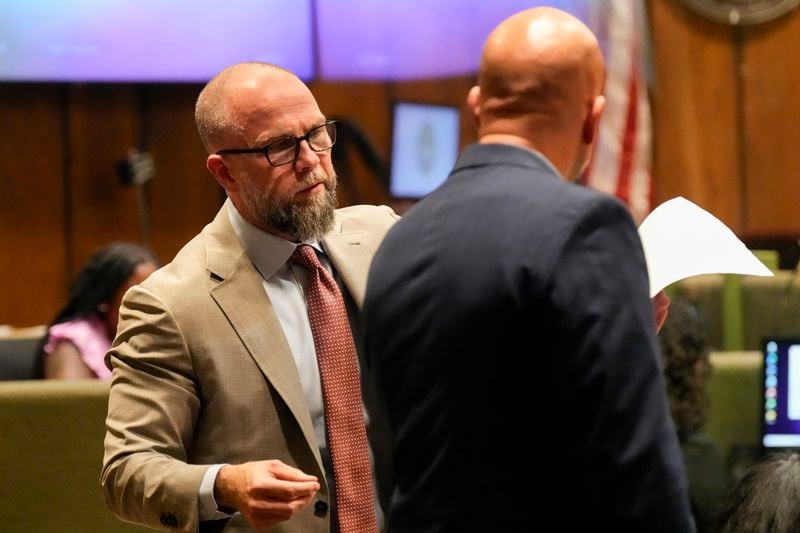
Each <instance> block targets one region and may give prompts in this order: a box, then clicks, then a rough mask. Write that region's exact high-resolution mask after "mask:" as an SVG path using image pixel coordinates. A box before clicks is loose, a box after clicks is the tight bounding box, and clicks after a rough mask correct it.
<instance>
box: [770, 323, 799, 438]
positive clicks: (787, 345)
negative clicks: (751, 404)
mask: <svg viewBox="0 0 800 533" xmlns="http://www.w3.org/2000/svg"><path fill="white" fill-rule="evenodd" d="M762 377H763V383H764V387H763V390H764V402H763V404H762V405H763V409H762V428H763V431H762V435H761V437H762V444H763V446H764V448H797V447H800V338H796V339H769V340H767V341H766V342H765V343H764V366H763V376H762Z"/></svg>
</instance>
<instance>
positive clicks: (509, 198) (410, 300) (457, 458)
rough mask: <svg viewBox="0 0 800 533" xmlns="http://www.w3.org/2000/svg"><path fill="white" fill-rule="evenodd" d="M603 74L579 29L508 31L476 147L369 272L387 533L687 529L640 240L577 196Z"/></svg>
mask: <svg viewBox="0 0 800 533" xmlns="http://www.w3.org/2000/svg"><path fill="white" fill-rule="evenodd" d="M603 78H604V66H603V60H602V56H601V53H600V50H599V47H598V45H597V41H596V39H595V38H594V36H593V35H592V34H591V32H590V31H589V30H588V28H586V27H585V26H584V25H583V24H582V23H581V22H580V21H578V20H577V19H575V18H574V17H572V16H570V15H568V14H566V13H564V12H561V11H558V10H556V9H552V8H536V9H531V10H527V11H523V12H521V13H518V14H517V15H514V16H512V17H510V18H509V19H507V20H505V21H504V22H502V23H501V24H500V25H499V26H498V27H497V28H496V29H495V30H494V31H493V32H492V34H491V35H490V37H489V38H488V41H487V43H486V45H485V48H484V51H483V56H482V59H481V67H480V74H479V84H478V86H477V87H475V88H473V89H472V91H471V92H470V94H469V97H468V105H469V107H470V108H471V109H472V110H473V112H474V115H475V117H476V119H477V121H478V125H479V143H477V144H474V145H472V146H469V147H468V148H467V149H466V150H465V151H464V152H463V154H462V155H461V157H460V158H459V160H458V162H457V164H456V167H455V169H454V170H453V171H452V173H451V175H450V177H449V178H448V180H447V181H446V182H445V183H444V184H443V185H442V186H441V187H440V188H439V189H438V190H437V191H435V192H434V193H432V194H431V195H430V196H429V197H427V198H426V199H424V200H423V201H421V202H420V203H419V204H418V205H417V206H415V207H414V208H413V209H412V210H411V211H409V213H408V214H407V215H406V216H405V217H404V218H403V220H401V221H399V222H398V223H397V224H396V225H395V226H394V227H393V228H392V229H391V230H390V231H389V233H388V235H387V237H386V238H385V240H384V241H383V243H382V244H381V247H380V248H379V250H378V252H377V254H376V256H375V258H374V260H373V263H372V267H371V269H370V275H369V278H368V283H367V295H366V300H365V307H364V316H365V328H366V346H367V353H368V360H369V361H370V364H371V365H372V366H373V367H374V370H375V372H376V374H377V375H378V382H379V384H380V386H381V390H382V391H383V394H384V396H385V398H386V401H387V405H388V410H389V419H390V422H391V425H392V428H393V431H394V438H395V455H394V465H395V476H396V477H395V478H396V482H397V485H396V488H395V491H394V495H393V500H392V506H391V511H390V522H389V524H390V531H393V532H415V533H420V532H439V531H441V532H444V531H453V532H456V531H459V532H460V531H502V532H506V531H508V532H511V531H513V532H519V531H545V530H548V531H560V532H563V531H581V532H583V531H593V532H596V531H614V532H620V531H648V532H653V531H663V532H670V533H673V532H682V531H692V530H693V529H694V525H693V522H692V519H691V516H690V512H689V506H688V498H687V488H686V480H685V474H684V471H683V465H682V463H681V455H680V449H679V447H678V443H677V440H676V437H675V433H674V431H673V429H672V427H671V423H670V420H669V414H668V411H667V404H666V399H665V393H664V386H663V382H662V378H661V373H660V368H659V363H658V352H657V343H656V337H655V332H656V328H655V326H654V323H655V322H656V320H655V318H656V317H654V313H653V308H652V306H651V302H650V301H649V299H648V280H647V273H646V270H645V262H644V256H643V252H642V247H641V243H640V241H639V237H638V234H637V232H636V228H635V227H634V224H633V221H632V219H631V217H630V215H629V214H628V212H627V210H626V209H625V207H624V206H623V205H622V204H621V203H620V202H619V201H617V200H616V199H613V198H611V197H609V196H606V195H604V194H602V193H599V192H597V191H593V190H589V189H586V188H583V187H579V186H577V185H575V184H573V183H569V182H570V181H574V180H575V179H576V178H577V177H578V176H579V175H580V173H581V172H582V171H583V170H584V169H585V168H586V165H587V162H588V160H589V155H590V154H591V150H592V146H593V143H594V140H595V137H596V134H597V133H596V132H597V124H598V122H599V120H600V116H601V114H602V111H603V106H604V98H603V96H602V94H601V90H602V85H603ZM660 318H663V315H662V317H660ZM546 523H552V524H555V526H554V527H552V528H551V529H545V527H544V524H546Z"/></svg>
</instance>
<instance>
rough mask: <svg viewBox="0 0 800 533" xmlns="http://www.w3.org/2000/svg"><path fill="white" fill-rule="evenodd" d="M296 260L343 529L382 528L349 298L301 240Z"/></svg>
mask: <svg viewBox="0 0 800 533" xmlns="http://www.w3.org/2000/svg"><path fill="white" fill-rule="evenodd" d="M291 261H292V262H294V263H297V264H299V265H301V266H303V267H305V268H306V269H307V270H308V282H307V283H306V287H305V291H306V305H307V307H308V318H309V321H310V322H311V333H312V334H313V336H314V346H315V347H316V350H317V361H318V362H319V373H320V377H321V379H322V397H323V401H324V405H325V427H326V430H327V431H326V432H327V438H328V449H329V450H330V454H331V461H332V462H333V476H334V479H335V480H336V509H337V514H338V518H339V531H340V532H341V533H373V532H376V531H377V530H378V526H377V523H376V520H375V507H374V503H373V492H372V465H371V464H370V459H369V445H368V443H367V429H366V427H365V426H364V412H363V407H362V403H361V381H360V375H359V371H358V359H357V355H356V348H355V344H354V343H353V334H352V332H351V331H350V322H349V321H348V319H347V310H346V309H345V306H344V298H342V293H341V291H339V286H338V285H337V284H336V281H335V280H334V279H333V276H331V274H330V273H329V272H328V271H327V270H326V269H325V268H324V267H323V266H322V265H321V264H320V262H319V259H317V254H316V252H315V251H314V249H313V248H312V247H311V246H309V245H307V244H301V245H300V246H298V247H297V248H296V249H295V251H294V253H293V254H292V257H291Z"/></svg>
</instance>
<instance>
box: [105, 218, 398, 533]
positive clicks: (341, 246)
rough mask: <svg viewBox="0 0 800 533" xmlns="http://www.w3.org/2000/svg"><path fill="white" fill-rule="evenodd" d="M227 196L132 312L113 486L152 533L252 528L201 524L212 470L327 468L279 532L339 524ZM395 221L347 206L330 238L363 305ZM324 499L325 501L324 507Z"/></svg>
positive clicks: (112, 444) (128, 511) (108, 461)
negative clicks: (275, 464) (275, 462)
mask: <svg viewBox="0 0 800 533" xmlns="http://www.w3.org/2000/svg"><path fill="white" fill-rule="evenodd" d="M228 205H229V204H228V203H226V205H225V206H223V207H222V209H221V210H220V211H219V213H218V214H217V216H216V218H215V219H214V221H213V222H212V223H210V224H209V225H208V226H206V227H205V228H204V229H203V231H202V232H201V233H200V235H198V236H197V237H195V238H194V239H192V240H191V241H190V242H189V243H188V244H187V245H186V246H185V247H184V248H183V249H182V250H181V251H180V252H179V253H178V255H177V256H176V257H175V259H174V260H173V261H172V262H171V263H170V264H169V265H167V266H165V267H164V268H162V269H161V270H159V271H158V272H156V273H155V274H153V275H152V276H150V278H149V279H147V281H145V282H144V283H143V284H142V285H140V286H137V287H134V288H132V289H131V290H130V291H129V292H128V293H127V294H126V296H125V298H124V300H123V303H122V307H121V309H120V322H119V327H118V332H117V338H116V339H115V341H114V345H113V347H112V348H111V351H110V352H109V354H108V356H107V361H108V362H109V363H110V365H111V366H112V368H113V380H112V383H111V392H110V397H109V406H108V418H107V433H106V439H105V457H104V461H103V472H102V479H101V482H102V485H103V490H104V495H105V498H106V501H107V503H108V505H109V506H110V508H111V509H112V510H113V511H114V513H115V514H117V516H119V517H120V518H121V519H123V520H126V521H130V522H135V523H139V524H143V525H146V526H149V527H153V528H161V529H163V528H169V529H171V530H179V531H195V530H197V529H198V527H199V525H200V524H202V526H203V529H206V526H210V527H209V529H212V528H213V529H221V528H222V527H223V526H225V527H226V529H225V530H226V531H249V530H250V529H249V526H248V524H247V523H246V522H245V521H244V519H243V518H242V517H241V516H237V517H234V518H233V519H232V520H230V521H229V522H227V524H226V522H202V523H200V522H199V520H198V505H197V498H198V491H199V487H200V482H201V480H202V477H203V474H204V473H205V471H206V469H207V467H208V465H211V464H215V463H231V464H237V463H243V462H246V461H255V460H263V459H279V460H281V461H283V462H285V463H287V464H289V465H293V466H296V467H297V468H299V469H301V470H302V471H304V472H306V473H309V474H312V475H315V476H317V478H318V479H319V480H320V484H321V489H320V491H319V493H318V494H317V496H316V497H315V498H314V500H313V501H312V503H311V504H310V505H308V506H306V507H305V508H303V509H302V511H300V512H299V513H298V514H297V515H296V516H295V517H294V518H293V519H292V520H290V521H289V522H284V523H283V524H281V525H279V526H277V527H275V528H273V529H270V531H274V532H287V533H288V532H298V533H299V532H303V533H309V532H312V533H313V532H327V531H329V529H330V512H329V508H328V505H327V504H328V488H327V486H326V484H325V481H324V480H325V477H324V471H323V467H322V463H321V460H320V455H319V446H318V444H317V441H316V438H315V436H314V429H313V427H312V423H311V418H310V415H309V413H308V409H307V407H306V403H305V399H304V397H303V393H302V388H301V385H300V378H299V376H298V373H297V369H296V366H295V363H294V359H293V358H292V354H291V352H290V349H289V345H288V343H287V341H286V338H285V336H284V334H283V331H282V329H281V325H280V323H279V321H278V318H277V316H276V314H275V312H274V310H273V308H272V305H271V304H270V301H269V299H268V297H267V295H266V292H265V291H264V289H263V285H262V278H261V276H260V274H259V273H258V271H256V269H255V268H254V267H253V265H252V263H251V261H250V259H249V258H248V256H247V255H246V254H245V252H244V250H243V248H242V246H241V244H240V242H239V239H238V238H237V236H236V234H235V233H234V231H233V228H232V226H231V224H230V221H229V219H228V214H227V209H228ZM396 219H397V215H395V214H394V213H393V212H392V211H391V209H389V208H387V207H374V206H354V207H349V208H345V209H340V210H338V211H337V218H336V225H335V228H334V230H333V231H332V232H331V233H330V234H329V235H327V236H326V237H325V238H324V239H323V240H322V245H323V247H324V249H325V251H326V253H327V254H328V257H329V258H330V260H331V263H332V264H333V267H334V269H335V270H336V272H337V273H338V275H339V277H340V278H341V280H342V282H343V283H344V285H345V286H346V288H347V290H348V291H349V293H350V296H351V297H352V298H353V300H354V301H355V303H356V304H357V306H358V307H359V308H360V307H361V303H362V301H363V298H364V290H365V286H366V279H367V272H368V269H369V265H370V261H371V260H372V256H373V254H374V253H375V250H376V249H377V247H378V245H379V244H380V241H381V240H382V238H383V236H384V234H385V233H386V231H388V229H389V227H391V225H392V224H393V223H394V222H395V220H396ZM320 502H322V503H320Z"/></svg>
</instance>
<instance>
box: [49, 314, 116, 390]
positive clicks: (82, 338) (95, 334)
mask: <svg viewBox="0 0 800 533" xmlns="http://www.w3.org/2000/svg"><path fill="white" fill-rule="evenodd" d="M106 331H107V328H106V325H105V323H104V322H103V321H102V320H101V319H100V318H99V317H98V316H97V315H92V316H90V317H87V318H78V319H76V320H70V321H69V322H62V323H60V324H55V325H54V326H52V327H51V328H50V331H49V332H48V333H49V336H48V339H47V344H46V345H45V347H44V351H45V353H48V354H49V353H53V350H55V348H56V345H57V344H58V343H59V342H61V341H69V342H71V343H72V344H74V345H75V347H76V348H78V352H80V354H81V359H83V362H84V363H86V366H88V367H89V369H90V370H91V371H92V372H94V375H95V376H97V377H98V378H99V379H111V371H110V370H109V369H108V368H106V365H105V357H106V352H107V351H108V350H109V348H111V341H110V340H109V338H108V333H106Z"/></svg>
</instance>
